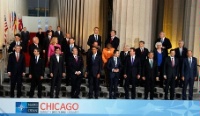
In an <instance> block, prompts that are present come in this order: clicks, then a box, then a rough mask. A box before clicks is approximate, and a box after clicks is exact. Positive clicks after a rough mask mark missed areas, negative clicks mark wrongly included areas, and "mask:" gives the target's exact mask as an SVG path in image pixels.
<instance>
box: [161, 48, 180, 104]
mask: <svg viewBox="0 0 200 116" xmlns="http://www.w3.org/2000/svg"><path fill="white" fill-rule="evenodd" d="M163 75H164V79H165V80H166V86H165V100H168V91H169V86H170V100H174V92H175V80H176V79H177V76H178V59H177V58H175V50H174V49H171V50H170V56H168V57H167V58H166V59H165V63H164V71H163Z"/></svg>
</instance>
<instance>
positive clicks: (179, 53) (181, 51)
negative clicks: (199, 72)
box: [175, 40, 188, 88]
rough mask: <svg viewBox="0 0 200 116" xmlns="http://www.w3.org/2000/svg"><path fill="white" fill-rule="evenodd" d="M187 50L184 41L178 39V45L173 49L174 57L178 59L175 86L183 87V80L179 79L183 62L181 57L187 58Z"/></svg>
mask: <svg viewBox="0 0 200 116" xmlns="http://www.w3.org/2000/svg"><path fill="white" fill-rule="evenodd" d="M187 51H188V49H187V48H186V47H184V41H183V40H179V42H178V47H177V48H176V49H175V52H176V54H175V57H176V58H178V60H179V71H178V79H177V80H176V87H178V86H179V87H181V88H182V87H183V81H182V79H181V77H182V64H183V59H184V58H187Z"/></svg>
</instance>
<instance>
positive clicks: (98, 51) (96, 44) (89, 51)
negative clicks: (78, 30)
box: [87, 41, 102, 58]
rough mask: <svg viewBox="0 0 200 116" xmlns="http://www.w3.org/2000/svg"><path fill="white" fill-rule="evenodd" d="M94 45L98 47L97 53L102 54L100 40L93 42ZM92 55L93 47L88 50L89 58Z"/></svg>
mask: <svg viewBox="0 0 200 116" xmlns="http://www.w3.org/2000/svg"><path fill="white" fill-rule="evenodd" d="M92 46H94V47H97V48H98V50H97V54H99V55H101V54H102V52H101V49H100V48H99V46H98V42H96V41H95V42H94V43H93V44H92ZM91 55H92V48H89V49H88V51H87V58H89V57H90V56H91Z"/></svg>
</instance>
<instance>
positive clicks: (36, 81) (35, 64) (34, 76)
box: [29, 48, 45, 98]
mask: <svg viewBox="0 0 200 116" xmlns="http://www.w3.org/2000/svg"><path fill="white" fill-rule="evenodd" d="M44 70H45V67H44V60H43V59H42V57H41V56H40V49H39V48H35V49H34V56H33V57H31V59H30V66H29V78H30V79H31V88H30V94H29V97H30V98H33V96H34V91H35V88H36V87H38V98H41V97H42V79H43V77H44Z"/></svg>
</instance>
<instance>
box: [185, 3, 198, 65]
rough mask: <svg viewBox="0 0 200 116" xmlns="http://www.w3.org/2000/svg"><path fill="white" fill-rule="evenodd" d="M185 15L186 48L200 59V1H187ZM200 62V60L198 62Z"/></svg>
mask: <svg viewBox="0 0 200 116" xmlns="http://www.w3.org/2000/svg"><path fill="white" fill-rule="evenodd" d="M185 1H186V3H185V14H184V28H183V40H184V41H185V45H186V47H188V49H190V50H192V51H193V53H194V56H195V57H197V58H198V59H200V55H199V54H200V52H199V51H200V48H199V44H200V42H199V38H200V34H199V30H200V28H199V27H200V23H199V22H200V17H199V15H200V8H199V6H200V1H199V0H185ZM198 61H199V60H198Z"/></svg>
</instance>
